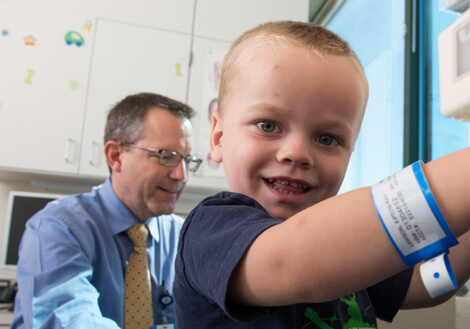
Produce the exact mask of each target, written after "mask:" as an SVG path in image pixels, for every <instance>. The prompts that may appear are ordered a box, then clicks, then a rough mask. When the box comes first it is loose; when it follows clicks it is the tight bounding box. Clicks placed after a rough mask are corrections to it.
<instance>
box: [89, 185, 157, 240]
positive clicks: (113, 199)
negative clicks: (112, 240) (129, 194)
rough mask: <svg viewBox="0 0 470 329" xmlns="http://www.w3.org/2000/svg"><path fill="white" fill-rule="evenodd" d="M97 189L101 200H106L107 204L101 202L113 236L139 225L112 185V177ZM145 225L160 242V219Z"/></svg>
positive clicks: (149, 221) (152, 218)
mask: <svg viewBox="0 0 470 329" xmlns="http://www.w3.org/2000/svg"><path fill="white" fill-rule="evenodd" d="M95 189H97V193H98V195H99V198H100V200H106V202H101V205H102V207H103V210H104V212H105V215H106V216H105V219H106V221H107V223H108V227H109V228H110V230H111V233H112V234H113V235H117V234H120V233H121V232H124V231H126V230H127V229H128V228H129V227H131V226H132V225H134V224H137V223H139V220H138V219H137V218H135V216H134V215H133V214H132V213H131V212H130V211H129V209H127V207H126V206H125V205H124V204H123V203H122V202H121V200H119V198H118V197H117V195H116V193H115V192H114V190H113V187H112V185H111V179H110V177H108V178H107V179H106V181H105V182H104V183H103V184H102V185H100V186H97V187H95ZM144 223H145V224H147V226H148V228H149V232H150V234H151V235H152V237H153V238H154V239H155V240H156V241H157V242H159V241H160V230H159V227H158V217H151V218H149V219H147V220H146V221H145V222H144Z"/></svg>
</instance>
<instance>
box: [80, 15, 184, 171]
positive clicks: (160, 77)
mask: <svg viewBox="0 0 470 329" xmlns="http://www.w3.org/2000/svg"><path fill="white" fill-rule="evenodd" d="M190 45H191V38H190V35H186V34H181V33H173V32H168V31H163V30H158V29H154V28H148V27H142V26H137V25H131V24H126V23H118V22H114V21H108V20H104V19H98V20H97V25H96V39H95V47H94V51H93V58H92V69H91V76H90V83H89V93H88V100H87V106H86V117H85V125H84V134H83V140H82V152H81V157H80V168H79V174H81V175H88V176H98V177H101V176H103V177H104V176H106V175H107V174H108V169H107V164H106V159H105V158H104V154H103V135H104V126H105V121H106V115H107V112H108V111H109V110H110V108H111V107H112V106H113V105H114V104H116V103H117V102H118V101H120V100H121V99H123V98H124V97H126V96H127V95H130V94H134V93H139V92H154V93H158V94H162V95H165V96H168V97H171V98H174V99H177V100H179V101H182V102H185V101H186V90H187V83H188V70H189V59H190Z"/></svg>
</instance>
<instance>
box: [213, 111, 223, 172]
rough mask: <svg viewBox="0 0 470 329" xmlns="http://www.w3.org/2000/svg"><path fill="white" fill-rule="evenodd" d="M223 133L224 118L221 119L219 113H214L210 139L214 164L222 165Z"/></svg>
mask: <svg viewBox="0 0 470 329" xmlns="http://www.w3.org/2000/svg"><path fill="white" fill-rule="evenodd" d="M223 135H224V133H223V131H222V118H221V117H220V113H219V112H214V113H213V114H212V131H211V138H210V146H211V159H212V161H214V162H217V163H221V162H222V139H223Z"/></svg>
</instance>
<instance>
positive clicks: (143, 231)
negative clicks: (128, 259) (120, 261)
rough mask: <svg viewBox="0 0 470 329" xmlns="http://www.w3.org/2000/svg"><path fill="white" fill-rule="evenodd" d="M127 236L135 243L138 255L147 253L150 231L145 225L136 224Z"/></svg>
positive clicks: (128, 231)
mask: <svg viewBox="0 0 470 329" xmlns="http://www.w3.org/2000/svg"><path fill="white" fill-rule="evenodd" d="M126 233H127V236H128V237H129V238H130V239H131V240H132V242H134V250H135V251H137V252H138V253H143V252H145V248H146V242H147V237H148V234H149V231H148V229H147V225H145V224H140V223H139V224H135V225H133V226H132V227H130V228H129V229H128V230H127V231H126Z"/></svg>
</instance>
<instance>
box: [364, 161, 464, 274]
mask: <svg viewBox="0 0 470 329" xmlns="http://www.w3.org/2000/svg"><path fill="white" fill-rule="evenodd" d="M371 193H372V199H373V201H374V205H375V208H376V210H377V213H378V215H379V217H380V220H381V221H382V225H383V227H384V229H385V231H386V232H387V235H388V237H389V239H390V241H391V242H392V244H393V246H394V247H395V249H396V251H397V252H398V254H399V255H400V257H401V258H402V259H403V261H404V262H405V263H406V264H407V265H408V266H413V265H415V264H417V263H419V262H420V261H422V260H426V259H429V258H432V257H434V256H436V255H438V254H441V253H443V252H445V251H447V250H448V249H449V248H450V247H452V246H455V245H456V244H458V243H459V242H458V240H457V239H456V238H455V236H454V234H453V233H452V231H451V230H450V228H449V226H448V225H447V222H446V221H445V219H444V216H443V215H442V213H441V211H440V209H439V207H438V205H437V203H436V200H435V199H434V196H433V195H432V192H431V189H430V188H429V184H428V182H427V180H426V177H425V176H424V172H423V168H422V162H421V161H417V162H415V163H413V164H412V165H410V166H408V167H406V168H404V169H403V170H401V171H400V172H398V173H396V174H394V175H392V176H390V177H388V178H387V179H384V180H382V181H380V182H379V183H377V184H375V185H374V186H372V188H371Z"/></svg>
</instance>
